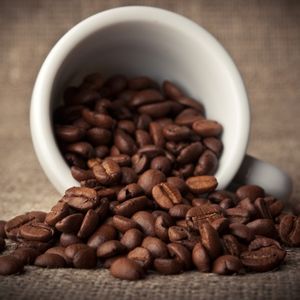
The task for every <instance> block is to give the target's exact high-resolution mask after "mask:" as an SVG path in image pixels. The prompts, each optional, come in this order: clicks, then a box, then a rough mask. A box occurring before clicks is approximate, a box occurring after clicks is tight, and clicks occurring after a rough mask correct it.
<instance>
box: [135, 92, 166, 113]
mask: <svg viewBox="0 0 300 300" xmlns="http://www.w3.org/2000/svg"><path fill="white" fill-rule="evenodd" d="M162 101H163V96H162V94H161V93H160V92H159V91H158V90H155V89H145V90H143V91H140V92H137V93H136V94H135V95H134V97H133V98H132V100H131V101H130V106H132V107H139V106H142V105H146V104H152V103H157V102H162ZM149 115H150V114H149ZM150 116H151V115H150Z"/></svg>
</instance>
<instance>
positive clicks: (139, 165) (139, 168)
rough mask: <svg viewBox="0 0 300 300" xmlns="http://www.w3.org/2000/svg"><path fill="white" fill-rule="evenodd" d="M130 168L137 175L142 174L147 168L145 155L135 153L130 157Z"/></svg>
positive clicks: (147, 160)
mask: <svg viewBox="0 0 300 300" xmlns="http://www.w3.org/2000/svg"><path fill="white" fill-rule="evenodd" d="M131 161H132V168H133V169H134V171H135V172H136V173H137V174H140V173H143V172H145V171H146V170H147V168H148V166H149V158H148V157H147V156H146V155H145V154H141V153H136V154H134V155H133V156H132V157H131Z"/></svg>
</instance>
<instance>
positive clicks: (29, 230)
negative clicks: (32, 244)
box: [20, 222, 54, 242]
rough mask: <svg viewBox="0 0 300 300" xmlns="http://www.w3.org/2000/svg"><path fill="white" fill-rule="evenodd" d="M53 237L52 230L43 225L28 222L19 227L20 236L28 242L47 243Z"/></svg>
mask: <svg viewBox="0 0 300 300" xmlns="http://www.w3.org/2000/svg"><path fill="white" fill-rule="evenodd" d="M53 235H54V230H53V228H52V227H50V226H49V225H47V224H44V223H39V222H30V223H27V224H24V225H22V226H21V227H20V236H21V237H22V238H23V239H26V240H29V241H38V242H48V241H49V240H51V239H52V237H53Z"/></svg>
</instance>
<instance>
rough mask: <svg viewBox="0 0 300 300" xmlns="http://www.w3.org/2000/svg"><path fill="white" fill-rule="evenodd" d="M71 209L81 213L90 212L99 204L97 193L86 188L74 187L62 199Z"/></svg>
mask: <svg viewBox="0 0 300 300" xmlns="http://www.w3.org/2000/svg"><path fill="white" fill-rule="evenodd" d="M62 200H63V201H64V202H65V203H67V204H68V205H69V206H70V207H72V208H74V209H76V210H79V211H88V210H89V209H91V208H94V207H96V206H97V205H98V204H99V200H98V196H97V192H96V191H95V190H94V189H91V188H86V187H72V188H69V189H68V190H66V192H65V196H64V197H63V199H62Z"/></svg>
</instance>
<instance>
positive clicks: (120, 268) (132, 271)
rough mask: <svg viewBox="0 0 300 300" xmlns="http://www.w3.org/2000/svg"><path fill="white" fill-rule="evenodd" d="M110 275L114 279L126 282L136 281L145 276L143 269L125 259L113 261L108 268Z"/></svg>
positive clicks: (134, 262) (132, 261)
mask: <svg viewBox="0 0 300 300" xmlns="http://www.w3.org/2000/svg"><path fill="white" fill-rule="evenodd" d="M110 273H111V275H112V276H114V277H116V278H119V279H126V280H138V279H141V278H143V277H144V276H145V273H144V270H143V267H142V266H141V265H140V264H138V263H137V262H136V261H134V260H131V259H128V258H126V257H122V258H119V259H117V260H116V261H114V262H113V263H112V265H111V267H110Z"/></svg>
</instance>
